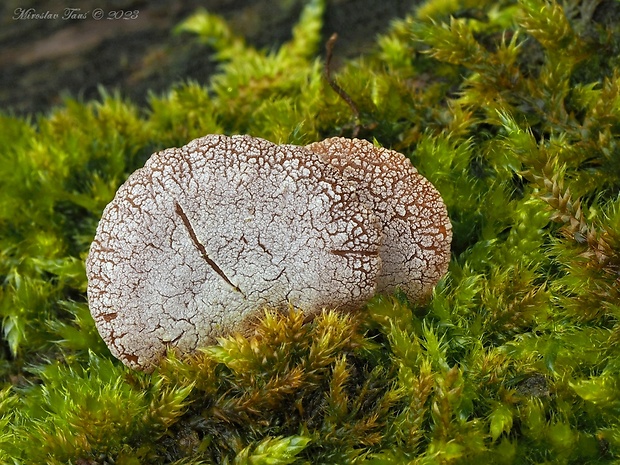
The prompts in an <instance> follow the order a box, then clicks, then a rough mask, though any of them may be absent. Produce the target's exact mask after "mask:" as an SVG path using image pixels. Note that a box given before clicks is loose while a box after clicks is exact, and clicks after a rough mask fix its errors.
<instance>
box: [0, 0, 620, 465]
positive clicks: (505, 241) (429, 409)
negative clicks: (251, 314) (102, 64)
mask: <svg viewBox="0 0 620 465" xmlns="http://www.w3.org/2000/svg"><path fill="white" fill-rule="evenodd" d="M323 10H324V2H322V1H319V0H315V1H312V2H310V3H308V5H307V7H306V8H305V9H304V11H303V16H302V18H301V19H300V22H299V24H298V25H297V26H296V28H295V30H294V33H293V38H292V40H291V41H290V42H289V43H287V44H285V45H283V46H282V47H281V48H280V49H279V50H273V51H259V50H255V49H253V48H251V47H250V46H248V45H247V44H246V43H245V42H244V40H243V39H242V38H239V37H236V36H235V35H234V34H233V33H232V31H231V30H230V29H229V28H228V26H227V25H226V24H225V23H224V22H223V21H222V20H220V19H219V18H217V17H214V16H211V15H209V14H208V13H205V12H199V13H197V14H196V15H194V16H192V17H191V18H189V19H188V20H187V21H186V22H184V23H183V24H182V25H180V26H179V28H178V32H179V33H185V34H187V33H188V32H191V33H193V34H194V35H195V36H197V37H198V39H199V40H201V41H203V42H204V43H205V44H207V45H208V47H210V48H208V49H207V48H206V49H205V50H210V51H212V52H213V51H214V52H215V53H216V57H217V58H218V59H219V61H220V63H221V65H220V69H219V72H218V73H217V74H216V75H215V76H214V77H213V78H212V79H211V80H210V81H209V82H208V83H207V84H206V85H201V84H199V83H195V82H186V83H179V84H177V85H176V86H175V87H174V88H172V89H171V90H170V92H169V93H168V94H166V95H162V96H155V95H153V96H151V99H150V106H149V107H148V108H146V109H140V108H137V107H136V106H135V105H134V104H132V103H131V102H128V101H124V100H123V99H121V98H120V97H119V96H118V95H114V94H112V95H110V94H107V93H105V92H103V91H102V96H101V99H100V100H99V101H97V102H78V101H74V100H67V101H65V102H64V104H63V105H62V106H61V107H59V108H57V109H56V110H54V111H53V112H51V113H50V114H49V115H39V116H38V117H36V118H35V117H33V118H31V119H18V118H15V117H12V116H9V115H3V116H0V119H1V121H0V147H1V149H0V159H1V161H2V163H1V164H0V186H2V196H1V197H0V277H1V279H2V287H1V288H0V316H1V317H2V339H1V345H0V383H1V386H0V388H1V389H0V463H17V464H19V463H24V464H26V463H73V464H80V463H116V464H137V463H176V464H190V463H191V464H198V463H230V464H232V463H234V464H262V463H265V464H267V463H269V464H275V463H277V464H288V463H332V464H345V463H360V464H361V463H365V464H368V465H383V464H403V463H411V464H435V463H436V464H445V463H455V464H461V463H462V464H468V463H472V464H473V463H498V464H512V463H514V464H521V463H532V464H534V463H562V464H564V463H567V464H568V463H615V462H617V461H618V460H619V459H620V420H619V418H620V394H619V393H620V361H619V360H620V324H619V322H618V320H619V318H620V147H619V144H618V140H619V137H620V64H619V62H618V57H619V56H620V53H619V52H620V23H618V22H617V20H618V18H619V17H620V7H619V6H618V3H617V2H613V1H607V0H601V1H596V2H586V1H583V2H582V1H578V0H571V1H566V2H563V3H562V4H561V5H560V4H559V3H556V2H552V1H543V0H521V1H519V2H514V1H508V0H505V1H504V0H501V1H487V2H483V3H480V2H472V1H458V0H451V1H441V0H430V1H428V2H427V3H425V4H423V5H421V6H420V7H419V8H418V9H417V10H416V11H413V12H412V13H411V15H410V16H408V17H407V18H405V19H403V20H400V21H397V22H395V23H394V24H393V25H392V26H391V28H390V30H389V31H388V32H387V33H386V34H385V35H383V36H380V37H379V38H378V40H377V47H376V49H375V50H374V51H373V52H372V53H370V54H368V55H367V56H364V57H360V58H359V59H355V60H350V61H348V62H345V63H344V65H343V67H342V68H341V69H340V70H338V72H337V73H336V74H335V79H336V80H337V82H338V84H339V85H340V86H341V87H342V88H343V89H345V91H346V92H347V93H348V94H349V95H350V96H351V98H352V99H353V100H354V101H355V103H356V105H357V106H358V107H359V113H360V114H359V123H361V125H362V127H361V133H360V134H361V135H362V136H364V137H367V138H370V139H374V140H376V141H377V143H379V144H381V145H383V146H386V147H391V148H395V149H398V150H400V151H402V152H403V153H405V154H406V155H407V156H409V157H411V159H412V161H413V163H414V165H415V166H416V167H417V168H418V169H419V171H420V172H421V173H422V174H423V175H424V176H426V177H427V178H429V179H430V180H431V181H432V182H433V183H434V184H435V185H436V186H437V188H438V189H439V191H440V192H441V193H442V195H443V197H444V199H445V202H446V204H447V206H448V209H449V213H450V217H451V219H452V222H453V225H454V244H453V257H452V262H451V264H450V270H449V273H448V275H447V276H446V277H445V278H444V279H443V280H442V281H441V282H440V283H439V285H438V286H437V288H436V290H435V293H434V295H433V298H432V300H431V301H430V302H429V303H428V304H427V305H425V306H419V305H416V304H415V303H411V302H406V301H405V300H404V299H403V298H402V296H399V295H396V296H377V297H376V298H374V299H373V300H372V301H371V302H370V303H369V304H368V306H367V308H366V309H364V310H363V311H362V312H360V313H359V314H355V315H341V314H338V313H334V312H329V311H326V312H325V314H323V315H322V316H321V317H318V318H316V319H315V320H314V321H312V322H306V323H305V324H304V318H303V313H302V312H301V311H298V310H291V312H290V313H289V314H287V315H276V314H272V313H269V312H267V313H266V315H265V318H264V320H263V322H262V324H261V325H260V326H259V327H258V329H257V334H256V336H255V337H252V338H249V339H248V338H243V337H240V336H231V337H230V338H227V339H223V340H221V341H220V344H219V345H217V346H214V347H208V348H204V350H202V351H200V352H199V353H197V354H196V355H194V356H191V357H187V358H185V359H182V360H179V359H178V358H176V357H175V355H174V354H170V356H169V357H168V360H167V361H166V362H165V363H164V365H163V366H162V367H161V368H160V369H159V370H157V371H156V372H155V373H154V374H152V375H145V374H142V373H135V372H132V371H130V370H129V369H127V368H125V367H124V366H123V365H122V364H120V363H119V362H118V361H117V360H115V359H114V358H113V357H111V355H110V353H109V352H108V350H107V348H106V347H105V344H104V343H103V342H102V341H101V339H100V337H99V336H98V334H97V332H96V329H95V327H94V323H93V321H92V318H91V317H90V313H89V311H88V306H87V303H86V296H85V290H86V278H85V273H84V265H83V262H84V258H85V256H86V253H87V251H88V246H89V244H90V241H91V240H92V237H93V235H94V231H95V228H96V224H97V221H98V219H99V217H100V215H101V212H102V210H103V208H104V206H105V205H106V204H107V203H108V202H109V201H110V200H111V198H112V197H113V195H114V192H115V191H116V189H117V187H118V186H119V185H120V184H121V183H122V182H123V180H124V179H126V177H127V176H128V175H129V174H130V173H131V172H132V171H133V170H135V169H136V168H138V167H140V166H141V165H142V164H143V163H144V161H145V160H146V159H147V157H148V156H149V155H150V154H151V153H153V152H154V151H156V150H159V149H161V148H164V147H169V146H173V145H177V146H178V145H182V144H184V143H186V142H187V141H189V140H191V139H193V138H195V137H198V136H201V135H204V134H208V133H214V132H222V133H229V134H230V133H250V134H252V135H253V136H258V137H264V138H267V139H270V140H272V141H274V142H293V143H301V144H303V143H308V142H312V141H315V140H318V139H321V138H323V137H325V136H331V135H337V134H342V135H345V136H347V135H350V134H351V133H352V130H353V127H354V126H355V125H356V124H357V123H358V121H357V120H356V115H354V114H352V112H351V109H350V107H349V106H348V105H347V103H346V102H344V101H343V100H342V99H341V98H340V97H339V96H338V95H336V93H335V92H333V91H332V90H331V88H330V87H329V86H328V85H327V83H326V82H325V80H324V78H323V76H322V72H323V70H322V67H323V65H322V63H321V60H320V59H319V58H318V53H319V52H320V46H321V38H320V29H321V24H322V15H323ZM188 40H191V37H190V36H189V35H188ZM336 53H337V48H336Z"/></svg>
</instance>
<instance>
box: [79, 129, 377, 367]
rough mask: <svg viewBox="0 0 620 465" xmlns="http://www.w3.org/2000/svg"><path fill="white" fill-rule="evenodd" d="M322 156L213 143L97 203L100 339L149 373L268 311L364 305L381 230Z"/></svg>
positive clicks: (236, 140) (219, 139) (239, 141)
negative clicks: (173, 355) (170, 356)
mask: <svg viewBox="0 0 620 465" xmlns="http://www.w3.org/2000/svg"><path fill="white" fill-rule="evenodd" d="M365 202H366V201H364V200H362V199H361V198H360V195H359V194H358V193H357V192H355V188H354V187H352V186H351V185H349V183H347V182H343V180H342V176H341V175H340V173H339V172H338V170H337V169H335V168H334V167H333V166H331V165H329V164H326V163H324V162H323V161H321V159H320V156H319V155H318V154H315V153H313V152H312V151H310V150H308V149H306V148H304V147H297V146H290V145H280V146H278V145H275V144H272V143H270V142H268V141H265V140H262V139H258V138H253V137H249V136H233V137H226V136H221V135H211V136H206V137H203V138H200V139H196V140H194V141H192V142H190V143H189V144H187V145H186V146H184V147H182V148H172V149H167V150H164V151H161V152H158V153H156V154H154V155H153V156H151V158H150V159H149V160H148V161H147V163H146V165H145V166H144V168H141V169H139V170H138V171H136V172H135V173H133V174H132V175H131V176H130V177H129V178H128V179H127V181H126V182H125V184H123V185H122V186H121V187H120V188H119V190H118V192H117V193H116V196H115V198H114V200H113V201H112V202H111V203H110V204H109V205H108V206H107V207H106V208H105V210H104V212H103V215H102V219H101V221H100V223H99V226H98V228H97V233H96V236H95V239H94V241H93V243H92V245H91V249H90V252H89V255H88V259H87V262H86V270H87V276H88V299H89V305H90V308H91V312H92V314H93V317H94V319H95V322H96V325H97V328H98V330H99V333H100V334H101V336H102V337H103V339H104V340H105V341H106V343H107V344H108V346H109V347H110V350H111V351H112V353H113V354H114V355H115V356H116V357H118V358H119V359H120V360H122V361H123V362H124V363H125V364H126V365H128V366H130V367H133V368H137V369H142V370H147V371H150V370H152V369H153V368H154V367H155V365H156V364H157V362H158V361H159V359H160V358H161V357H162V356H163V355H164V354H165V352H166V350H167V349H168V348H176V349H178V350H179V351H180V352H181V353H187V352H191V351H192V350H194V349H195V348H197V347H199V346H204V345H208V344H211V343H213V342H215V339H216V337H218V336H220V335H224V334H227V333H230V332H232V331H237V330H238V331H245V330H246V328H247V327H248V324H249V322H250V321H251V320H253V319H254V318H255V317H256V316H258V315H259V314H260V313H261V312H262V310H263V309H264V308H265V307H272V308H285V307H286V306H288V305H289V303H290V304H293V305H295V306H299V307H301V308H303V309H304V311H306V312H308V313H309V314H313V313H316V312H319V311H320V310H321V309H322V308H325V307H329V308H333V307H338V308H342V309H352V308H359V307H361V306H362V305H363V304H364V303H365V302H366V301H367V300H368V299H369V298H370V297H371V296H372V295H373V294H374V291H375V286H376V282H377V276H378V273H379V270H380V267H381V258H380V257H379V247H380V245H381V242H382V240H383V233H382V231H381V224H380V221H379V219H378V218H377V216H376V215H375V214H374V213H373V211H372V209H371V208H368V206H367V205H366V203H365Z"/></svg>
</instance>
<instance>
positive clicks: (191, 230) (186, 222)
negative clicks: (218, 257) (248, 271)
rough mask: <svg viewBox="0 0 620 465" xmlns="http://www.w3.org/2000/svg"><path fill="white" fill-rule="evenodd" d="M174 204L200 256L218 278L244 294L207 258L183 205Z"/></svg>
mask: <svg viewBox="0 0 620 465" xmlns="http://www.w3.org/2000/svg"><path fill="white" fill-rule="evenodd" d="M174 206H175V210H176V213H177V215H179V216H180V217H181V221H183V224H184V225H185V228H186V229H187V232H188V233H189V237H190V238H191V239H192V242H193V243H194V245H195V246H196V248H197V249H198V251H199V252H200V255H202V258H204V260H205V262H207V264H208V265H209V266H210V267H211V268H213V271H215V272H216V273H217V274H218V275H219V276H220V278H222V279H223V280H224V281H226V283H228V285H229V286H231V287H232V288H233V289H234V290H235V291H237V292H239V293H240V294H241V295H244V294H243V292H241V289H239V288H238V287H237V286H235V285H234V284H233V283H232V282H231V281H230V279H228V276H226V275H225V274H224V272H223V271H222V269H221V268H220V267H219V266H217V263H215V262H214V261H213V260H211V259H210V258H209V256H208V255H207V251H206V249H205V246H204V245H202V244H201V243H200V241H199V240H198V237H197V236H196V232H195V231H194V228H192V225H191V223H190V222H189V218H188V217H187V215H186V214H185V212H184V211H183V207H181V205H180V204H179V202H174Z"/></svg>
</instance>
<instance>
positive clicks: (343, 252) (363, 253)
mask: <svg viewBox="0 0 620 465" xmlns="http://www.w3.org/2000/svg"><path fill="white" fill-rule="evenodd" d="M330 252H331V253H333V254H334V255H338V256H339V257H347V256H349V255H357V256H361V257H376V256H377V255H379V252H377V251H373V252H371V251H367V250H330Z"/></svg>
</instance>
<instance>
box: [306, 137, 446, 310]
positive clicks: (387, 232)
mask: <svg viewBox="0 0 620 465" xmlns="http://www.w3.org/2000/svg"><path fill="white" fill-rule="evenodd" d="M306 147H307V148H308V149H310V150H311V151H313V152H315V153H317V154H320V155H321V157H322V159H323V160H324V161H325V162H326V163H328V164H329V165H330V166H333V167H335V168H336V169H338V171H339V172H340V173H341V175H342V176H343V178H344V179H345V180H346V181H348V182H352V183H353V184H354V185H356V186H357V191H358V192H359V193H360V196H361V198H362V200H363V201H364V202H366V203H367V204H368V206H369V207H370V208H371V209H372V210H373V211H374V212H375V214H376V215H377V216H378V217H379V219H380V221H381V223H382V229H383V233H384V239H383V244H382V245H381V246H380V249H379V256H380V257H381V261H382V265H381V266H382V267H381V271H380V274H379V276H378V278H377V279H378V281H377V292H383V293H391V292H393V291H394V290H396V289H397V288H399V289H401V290H402V291H403V292H405V294H407V296H408V297H409V299H411V300H412V301H417V302H420V301H424V300H425V299H426V298H427V297H428V296H429V295H430V293H431V291H432V289H433V287H434V286H435V284H437V281H439V279H440V278H441V277H442V276H443V275H444V274H445V273H446V271H447V269H448V264H449V261H450V244H451V241H452V225H451V223H450V219H449V218H448V213H447V210H446V206H445V204H444V203H443V200H442V199H441V196H440V195H439V192H437V190H436V189H435V187H434V186H433V185H432V184H431V183H430V182H429V181H428V180H427V179H426V178H424V177H423V176H422V175H421V174H419V173H418V171H417V170H416V169H415V168H414V167H413V165H412V164H411V162H410V161H409V159H408V158H406V157H405V156H404V155H403V154H401V153H398V152H395V151H393V150H388V149H384V148H377V147H375V146H374V145H372V144H371V143H370V142H368V141H365V140H360V139H345V138H341V137H334V138H331V139H326V140H324V141H321V142H315V143H313V144H310V145H308V146H306Z"/></svg>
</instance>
